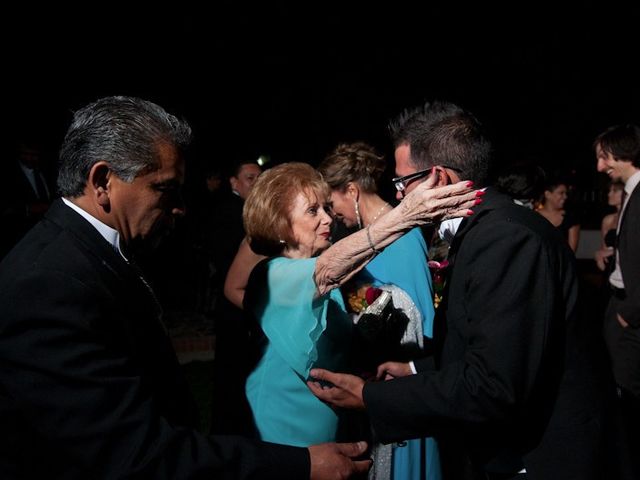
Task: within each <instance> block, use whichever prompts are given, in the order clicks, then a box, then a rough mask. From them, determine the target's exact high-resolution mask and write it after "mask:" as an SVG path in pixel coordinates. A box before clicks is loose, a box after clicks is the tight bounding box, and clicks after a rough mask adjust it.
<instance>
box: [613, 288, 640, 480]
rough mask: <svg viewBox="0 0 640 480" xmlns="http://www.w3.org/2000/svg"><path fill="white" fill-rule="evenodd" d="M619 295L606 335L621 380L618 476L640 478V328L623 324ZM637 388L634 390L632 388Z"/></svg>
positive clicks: (616, 425)
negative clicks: (639, 334) (639, 392)
mask: <svg viewBox="0 0 640 480" xmlns="http://www.w3.org/2000/svg"><path fill="white" fill-rule="evenodd" d="M618 302H619V300H618V298H616V296H612V297H611V300H610V301H609V305H608V307H607V312H606V314H605V323H604V337H605V341H606V344H607V349H608V350H609V356H610V358H611V365H612V370H613V375H614V377H615V380H616V383H617V384H618V395H617V399H616V402H615V406H614V430H615V432H614V435H615V443H614V447H613V448H614V449H615V453H616V455H617V461H616V462H615V463H616V464H617V467H618V470H619V471H618V475H619V476H618V478H621V479H638V478H640V455H639V454H638V452H639V451H640V397H639V396H637V388H638V383H639V381H640V338H639V336H638V331H637V329H631V327H627V328H623V327H622V326H621V325H620V323H619V322H618V320H617V315H616V313H617V311H618V308H617V306H618ZM632 389H633V391H634V392H635V394H634V393H632V391H631V390H632Z"/></svg>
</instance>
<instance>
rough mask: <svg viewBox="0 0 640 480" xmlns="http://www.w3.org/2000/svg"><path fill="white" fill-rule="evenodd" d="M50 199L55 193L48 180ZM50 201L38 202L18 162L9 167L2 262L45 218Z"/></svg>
mask: <svg viewBox="0 0 640 480" xmlns="http://www.w3.org/2000/svg"><path fill="white" fill-rule="evenodd" d="M45 183H46V184H47V188H48V190H49V195H50V197H51V196H52V195H53V193H54V191H55V189H54V187H53V185H52V184H51V183H50V182H49V180H48V177H47V176H45ZM49 203H50V200H49V199H38V197H37V195H36V193H35V192H34V190H33V187H32V186H31V183H29V180H28V179H27V177H26V175H25V173H24V172H23V171H22V169H21V168H20V163H19V162H18V161H14V162H11V163H9V164H8V165H7V166H6V170H5V171H4V172H3V175H2V176H1V177H0V221H1V222H2V230H3V231H2V235H1V236H0V258H2V257H3V256H4V255H5V254H6V253H7V252H8V251H9V250H10V249H11V248H12V247H13V246H14V245H15V244H16V243H17V242H18V240H20V239H21V238H22V237H23V236H24V234H25V233H27V232H28V231H29V230H30V229H31V228H32V227H33V226H34V225H35V224H36V223H38V222H39V221H40V220H41V219H42V217H43V213H42V212H43V211H44V209H45V208H46V206H47V205H49Z"/></svg>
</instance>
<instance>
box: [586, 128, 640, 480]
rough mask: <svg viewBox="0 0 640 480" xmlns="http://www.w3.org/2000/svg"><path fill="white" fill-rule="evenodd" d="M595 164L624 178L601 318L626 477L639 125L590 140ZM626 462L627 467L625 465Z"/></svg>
mask: <svg viewBox="0 0 640 480" xmlns="http://www.w3.org/2000/svg"><path fill="white" fill-rule="evenodd" d="M594 147H595V152H596V158H597V159H598V163H597V168H598V171H599V172H602V173H606V174H607V175H608V176H609V178H611V180H613V181H622V182H624V192H625V193H624V201H623V205H622V210H621V211H620V218H619V220H618V227H617V237H616V255H615V266H614V269H613V272H612V273H611V275H610V276H609V284H610V288H611V297H610V301H609V305H608V307H607V311H606V314H605V320H604V338H605V342H606V344H607V350H608V351H609V356H610V358H611V365H612V369H613V375H614V378H615V380H616V383H617V385H618V407H619V408H618V412H619V414H620V422H619V423H620V425H621V427H622V432H623V435H624V437H623V441H622V442H621V444H620V445H618V447H617V450H619V451H620V453H621V460H620V464H621V465H622V469H623V473H621V475H624V476H625V478H639V477H640V455H638V448H640V188H638V183H640V128H639V127H638V126H636V125H616V126H613V127H610V128H608V129H607V130H605V131H604V132H602V133H601V134H600V135H598V137H597V138H596V140H595V142H594ZM627 464H628V467H627Z"/></svg>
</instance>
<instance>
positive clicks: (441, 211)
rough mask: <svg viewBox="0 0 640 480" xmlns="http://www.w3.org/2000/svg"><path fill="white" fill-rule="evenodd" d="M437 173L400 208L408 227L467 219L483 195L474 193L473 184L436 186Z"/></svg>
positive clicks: (460, 183)
mask: <svg viewBox="0 0 640 480" xmlns="http://www.w3.org/2000/svg"><path fill="white" fill-rule="evenodd" d="M437 181H438V173H437V171H434V173H433V174H432V175H430V176H429V178H428V179H427V180H426V181H425V182H422V183H421V184H420V185H418V186H417V187H416V188H415V189H413V191H411V192H410V193H409V194H407V196H406V197H405V198H404V199H403V200H402V202H401V203H400V205H399V207H398V208H399V211H400V213H401V216H402V219H403V221H407V223H408V224H409V225H412V226H415V225H416V224H425V223H431V222H440V221H442V220H447V219H450V218H456V217H467V216H469V215H471V214H472V213H473V212H472V211H471V210H470V208H472V207H473V206H475V205H477V204H478V203H480V202H481V201H482V200H481V199H480V197H481V196H482V195H483V193H484V192H482V191H477V190H473V189H472V186H473V182H469V181H462V182H458V183H454V184H452V185H446V186H444V187H436V184H437Z"/></svg>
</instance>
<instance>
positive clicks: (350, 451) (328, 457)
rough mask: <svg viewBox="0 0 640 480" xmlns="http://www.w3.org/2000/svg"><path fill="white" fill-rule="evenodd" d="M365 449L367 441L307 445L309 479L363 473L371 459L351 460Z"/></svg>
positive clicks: (336, 477) (335, 477) (333, 477)
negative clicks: (309, 461) (309, 465)
mask: <svg viewBox="0 0 640 480" xmlns="http://www.w3.org/2000/svg"><path fill="white" fill-rule="evenodd" d="M366 450H367V442H358V443H321V444H320V445H312V446H310V447H309V457H310V458H311V480H325V479H327V480H329V479H344V478H349V477H350V476H351V475H353V474H356V473H365V472H367V471H368V470H369V468H370V467H371V460H357V461H356V460H353V459H354V458H356V457H358V456H360V455H362V454H363V453H364V452H366Z"/></svg>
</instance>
